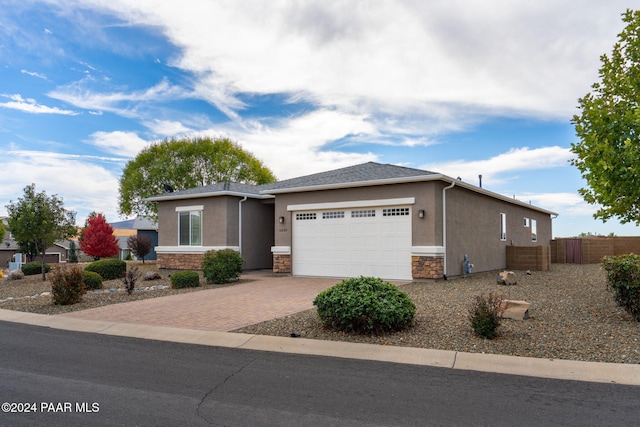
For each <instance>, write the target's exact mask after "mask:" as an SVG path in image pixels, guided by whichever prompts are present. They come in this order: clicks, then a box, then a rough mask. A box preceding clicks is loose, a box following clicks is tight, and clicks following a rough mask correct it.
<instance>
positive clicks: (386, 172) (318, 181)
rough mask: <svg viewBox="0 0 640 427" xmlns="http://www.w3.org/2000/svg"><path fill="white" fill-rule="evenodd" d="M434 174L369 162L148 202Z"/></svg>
mask: <svg viewBox="0 0 640 427" xmlns="http://www.w3.org/2000/svg"><path fill="white" fill-rule="evenodd" d="M434 173H435V172H429V171H425V170H421V169H413V168H407V167H404V166H395V165H389V164H381V163H375V162H369V163H363V164H360V165H355V166H348V167H345V168H341V169H336V170H331V171H327V172H320V173H315V174H312V175H306V176H301V177H298V178H291V179H286V180H283V181H277V182H273V183H270V184H263V185H250V184H240V183H236V182H219V183H216V184H211V185H206V186H204V187H195V188H189V189H187V190H182V191H174V192H173V193H165V194H162V195H158V196H156V197H152V198H150V200H155V199H159V198H163V199H164V198H166V197H170V198H181V197H185V198H188V197H189V196H197V195H199V194H215V193H229V192H231V193H239V194H246V195H256V196H263V197H264V195H265V194H269V190H282V189H287V188H301V187H314V186H321V185H337V184H350V183H355V182H367V181H377V180H384V179H394V178H411V177H420V176H425V175H432V174H434Z"/></svg>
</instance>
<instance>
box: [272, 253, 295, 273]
mask: <svg viewBox="0 0 640 427" xmlns="http://www.w3.org/2000/svg"><path fill="white" fill-rule="evenodd" d="M273 272H274V273H291V255H288V254H273Z"/></svg>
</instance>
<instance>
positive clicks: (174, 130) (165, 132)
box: [144, 119, 194, 137]
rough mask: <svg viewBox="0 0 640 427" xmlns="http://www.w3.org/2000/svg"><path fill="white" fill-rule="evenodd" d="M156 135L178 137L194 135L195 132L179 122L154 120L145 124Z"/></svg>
mask: <svg viewBox="0 0 640 427" xmlns="http://www.w3.org/2000/svg"><path fill="white" fill-rule="evenodd" d="M144 125H145V126H146V127H147V128H149V129H150V130H151V131H152V132H153V133H154V134H156V135H161V136H164V137H174V136H175V137H178V136H180V135H187V134H190V133H193V132H194V130H193V129H190V128H188V127H186V126H185V125H184V124H182V123H181V122H178V121H172V120H159V119H154V120H150V121H147V122H145V123H144Z"/></svg>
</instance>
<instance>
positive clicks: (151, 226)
mask: <svg viewBox="0 0 640 427" xmlns="http://www.w3.org/2000/svg"><path fill="white" fill-rule="evenodd" d="M133 228H134V229H136V230H157V229H158V223H157V222H156V221H153V220H152V219H149V218H145V217H143V216H139V217H136V219H135V220H134V222H133Z"/></svg>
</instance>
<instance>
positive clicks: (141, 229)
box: [133, 216, 158, 261]
mask: <svg viewBox="0 0 640 427" xmlns="http://www.w3.org/2000/svg"><path fill="white" fill-rule="evenodd" d="M133 228H134V229H135V230H136V231H137V234H138V236H142V235H144V236H147V237H149V238H150V239H151V242H152V243H153V246H152V248H151V252H149V254H148V255H147V256H145V257H144V259H145V260H147V261H149V260H155V259H157V257H158V255H157V254H156V250H155V247H156V246H158V224H157V223H156V222H155V221H152V220H150V219H148V218H144V217H141V216H139V217H137V218H136V219H135V221H134V222H133Z"/></svg>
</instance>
